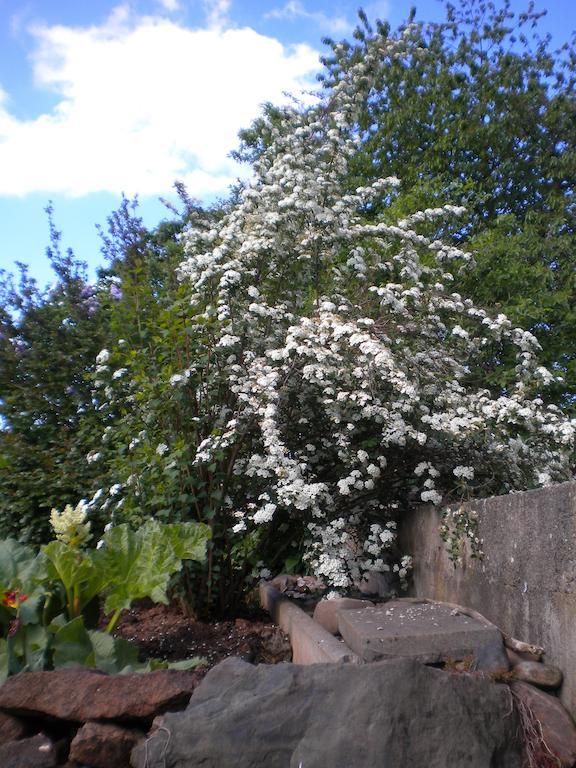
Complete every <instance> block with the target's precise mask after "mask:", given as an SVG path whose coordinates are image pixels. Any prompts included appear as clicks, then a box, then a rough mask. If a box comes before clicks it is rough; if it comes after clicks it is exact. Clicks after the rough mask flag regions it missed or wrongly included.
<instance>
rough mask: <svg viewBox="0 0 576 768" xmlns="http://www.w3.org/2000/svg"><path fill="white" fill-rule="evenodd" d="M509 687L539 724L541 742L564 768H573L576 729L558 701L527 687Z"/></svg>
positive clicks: (575, 752) (516, 684)
mask: <svg viewBox="0 0 576 768" xmlns="http://www.w3.org/2000/svg"><path fill="white" fill-rule="evenodd" d="M510 687H511V689H512V692H513V694H514V695H515V696H517V697H518V698H519V699H520V702H521V704H524V706H526V707H527V708H528V709H529V710H530V711H531V712H532V714H533V716H534V717H535V718H536V720H538V722H539V723H540V726H541V728H542V739H543V741H544V743H545V744H546V745H547V747H548V749H549V750H550V752H552V754H553V755H554V756H555V757H556V758H557V759H558V760H559V761H560V765H561V766H562V768H572V766H573V765H574V763H575V762H576V725H574V721H573V720H572V718H571V717H570V715H569V714H568V712H567V711H566V710H565V709H564V707H563V706H562V704H561V703H560V701H559V699H557V698H556V697H555V696H551V695H550V694H548V693H544V691H540V690H538V688H534V687H533V686H531V685H528V684H527V683H512V685H511V686H510Z"/></svg>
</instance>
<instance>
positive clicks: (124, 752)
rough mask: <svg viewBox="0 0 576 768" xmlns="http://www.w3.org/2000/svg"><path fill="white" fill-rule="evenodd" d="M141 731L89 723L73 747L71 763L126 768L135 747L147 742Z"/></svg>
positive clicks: (95, 766)
mask: <svg viewBox="0 0 576 768" xmlns="http://www.w3.org/2000/svg"><path fill="white" fill-rule="evenodd" d="M144 738H145V735H144V733H143V732H142V731H135V730H131V729H128V728H122V727H120V726H119V725H112V724H108V723H86V725H83V726H82V728H80V730H79V731H78V733H77V734H76V736H75V737H74V739H73V740H72V744H71V745H70V760H71V762H76V763H82V764H86V765H89V766H90V768H126V766H127V765H128V764H129V760H130V752H131V751H132V749H133V747H134V746H135V745H136V744H137V743H138V741H140V740H141V739H144Z"/></svg>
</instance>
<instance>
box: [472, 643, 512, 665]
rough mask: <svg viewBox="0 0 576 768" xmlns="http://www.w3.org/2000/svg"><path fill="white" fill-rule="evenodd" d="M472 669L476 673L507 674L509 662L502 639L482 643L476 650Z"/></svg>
mask: <svg viewBox="0 0 576 768" xmlns="http://www.w3.org/2000/svg"><path fill="white" fill-rule="evenodd" d="M472 669H473V670H474V671H476V672H508V670H509V669H510V662H509V661H508V656H507V654H506V649H505V648H504V642H503V640H502V637H496V638H494V640H490V641H488V642H487V643H483V644H482V645H481V646H480V647H479V648H478V649H477V650H476V659H475V662H474V664H473V665H472Z"/></svg>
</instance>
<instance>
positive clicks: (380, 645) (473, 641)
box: [338, 600, 502, 664]
mask: <svg viewBox="0 0 576 768" xmlns="http://www.w3.org/2000/svg"><path fill="white" fill-rule="evenodd" d="M338 628H339V630H340V634H341V635H342V637H343V639H344V640H345V642H346V644H347V645H348V646H349V647H350V648H351V649H352V650H353V651H355V652H356V653H357V654H358V655H359V656H360V657H361V658H362V659H363V660H364V661H375V660H377V659H391V658H399V657H403V658H410V659H414V660H416V661H421V662H424V663H426V664H432V663H437V662H441V661H445V660H447V659H453V660H457V659H463V658H465V657H466V656H470V655H476V654H477V652H478V649H479V648H481V647H482V646H484V645H486V644H487V643H491V642H498V641H500V642H501V640H502V638H501V635H500V633H499V632H498V630H497V629H495V628H494V627H491V626H489V625H487V624H483V623H481V622H480V621H478V620H476V619H473V618H470V617H469V616H463V615H462V614H457V613H455V612H454V611H452V610H451V608H449V607H447V606H443V605H428V604H424V603H403V602H401V601H396V600H395V601H391V602H389V603H384V604H383V605H379V606H376V607H374V608H362V609H361V610H350V611H342V612H340V613H339V614H338Z"/></svg>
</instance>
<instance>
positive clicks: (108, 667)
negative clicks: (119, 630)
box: [88, 630, 138, 674]
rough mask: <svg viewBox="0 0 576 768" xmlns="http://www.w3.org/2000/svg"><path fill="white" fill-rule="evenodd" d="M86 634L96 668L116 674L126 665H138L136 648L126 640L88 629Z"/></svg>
mask: <svg viewBox="0 0 576 768" xmlns="http://www.w3.org/2000/svg"><path fill="white" fill-rule="evenodd" d="M88 634H89V636H90V640H91V642H92V647H93V649H94V658H95V661H96V666H97V667H98V669H102V670H103V671H104V672H108V673H109V674H116V673H118V672H121V671H122V670H123V669H125V668H126V667H127V666H136V665H138V648H137V647H136V646H135V645H132V644H131V643H129V642H128V641H127V640H124V639H123V638H122V637H112V635H109V634H107V633H106V632H98V631H95V630H92V631H89V632H88Z"/></svg>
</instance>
